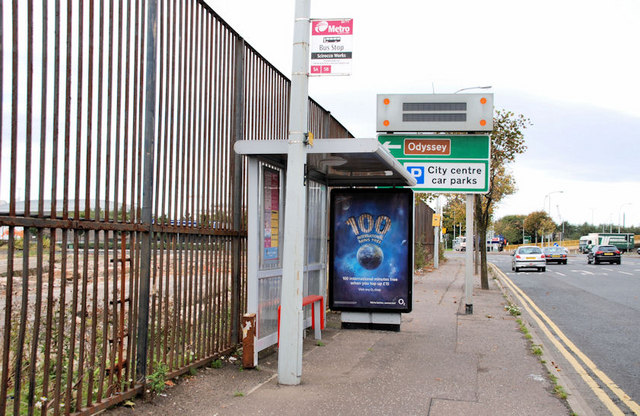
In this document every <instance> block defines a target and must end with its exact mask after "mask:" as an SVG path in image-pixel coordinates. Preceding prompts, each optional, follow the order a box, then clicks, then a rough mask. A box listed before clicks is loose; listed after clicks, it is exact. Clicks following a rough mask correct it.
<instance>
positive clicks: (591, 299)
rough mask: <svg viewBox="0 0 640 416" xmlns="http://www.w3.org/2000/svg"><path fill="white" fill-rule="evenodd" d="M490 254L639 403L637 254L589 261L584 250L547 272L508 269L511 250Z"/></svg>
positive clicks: (639, 259)
mask: <svg viewBox="0 0 640 416" xmlns="http://www.w3.org/2000/svg"><path fill="white" fill-rule="evenodd" d="M488 260H489V262H491V263H493V264H495V265H496V266H498V267H499V268H500V270H501V271H502V272H503V273H504V274H506V275H507V277H508V278H509V279H511V281H513V283H514V284H515V285H517V286H518V287H519V288H520V289H521V290H522V291H523V292H524V293H526V295H527V296H528V297H529V298H530V299H531V300H532V301H533V302H534V303H535V304H536V305H537V306H538V307H539V308H540V309H541V310H542V311H543V312H544V314H546V315H547V316H548V317H549V318H550V320H551V321H552V322H553V323H554V324H555V325H557V327H558V328H559V329H560V330H561V331H562V332H563V333H564V335H565V336H566V337H567V338H568V339H569V340H570V341H571V342H572V343H573V344H575V346H576V347H577V348H578V349H579V350H580V351H581V352H582V353H584V354H585V355H586V356H587V357H588V359H590V360H591V361H592V362H593V363H594V364H595V366H596V367H597V368H598V369H599V370H601V371H602V372H603V373H604V374H606V376H608V377H609V378H610V379H611V380H612V382H613V383H615V384H616V385H617V386H619V387H620V389H621V390H622V392H624V393H626V394H627V395H628V396H629V397H630V399H631V400H632V401H633V402H635V403H640V352H639V351H640V325H639V323H640V256H638V255H637V254H627V255H624V256H623V258H622V264H621V265H609V264H600V265H588V264H587V260H586V255H581V254H579V255H572V256H571V257H570V258H569V262H568V264H567V265H555V264H553V265H548V266H547V271H546V272H537V271H524V272H519V273H515V272H512V271H511V256H509V255H504V254H501V255H489V256H488ZM573 354H574V355H575V356H578V355H577V354H575V352H574V353H573ZM599 383H600V382H599ZM605 390H606V389H605ZM608 394H609V393H608ZM609 395H610V396H611V397H612V398H614V399H613V400H614V402H619V401H620V400H616V399H615V396H614V395H613V394H609ZM623 401H624V400H623ZM633 402H631V408H632V409H633V408H634V407H633V405H634V403H633ZM621 409H622V410H623V411H624V412H625V413H626V412H628V411H629V408H628V407H627V408H625V407H624V406H623V407H621ZM636 412H637V408H636Z"/></svg>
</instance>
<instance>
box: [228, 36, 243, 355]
mask: <svg viewBox="0 0 640 416" xmlns="http://www.w3.org/2000/svg"><path fill="white" fill-rule="evenodd" d="M244 50H245V48H244V39H242V38H237V39H236V45H235V57H234V61H235V62H234V65H235V73H234V89H233V140H234V142H236V141H238V140H242V139H244V60H245V56H244ZM232 153H233V154H232V155H231V172H232V175H233V176H232V178H231V190H232V191H231V192H232V205H231V206H232V209H233V230H234V231H235V232H236V235H235V236H234V237H233V244H232V252H233V262H232V264H231V279H232V280H231V282H232V283H231V307H232V312H231V340H232V341H233V342H234V343H238V342H240V341H241V340H242V339H241V338H240V313H241V311H240V308H242V302H241V301H240V299H241V296H240V291H241V288H240V281H241V278H242V276H241V273H240V271H241V270H242V268H241V264H240V263H241V261H242V256H241V255H240V250H241V246H240V231H241V228H242V171H243V167H242V156H241V155H239V154H237V153H235V152H232Z"/></svg>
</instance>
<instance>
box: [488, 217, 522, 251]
mask: <svg viewBox="0 0 640 416" xmlns="http://www.w3.org/2000/svg"><path fill="white" fill-rule="evenodd" d="M524 219H525V216H524V215H506V216H504V217H502V218H500V219H499V220H498V221H496V222H494V223H493V230H494V231H495V232H496V234H502V235H503V236H504V238H505V239H506V240H507V241H509V242H510V243H512V244H513V243H522V242H523V241H522V231H523V226H524Z"/></svg>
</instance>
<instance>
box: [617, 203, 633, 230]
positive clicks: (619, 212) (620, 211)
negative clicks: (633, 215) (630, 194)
mask: <svg viewBox="0 0 640 416" xmlns="http://www.w3.org/2000/svg"><path fill="white" fill-rule="evenodd" d="M625 205H631V202H625V203H624V204H622V205H620V210H619V211H618V233H619V232H620V214H621V213H622V207H624V206H625Z"/></svg>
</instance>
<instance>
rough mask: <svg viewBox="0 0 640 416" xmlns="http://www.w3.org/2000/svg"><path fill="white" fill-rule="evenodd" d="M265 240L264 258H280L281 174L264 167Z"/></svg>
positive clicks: (266, 259)
mask: <svg viewBox="0 0 640 416" xmlns="http://www.w3.org/2000/svg"><path fill="white" fill-rule="evenodd" d="M263 206H264V213H263V216H262V218H263V221H264V230H263V236H264V242H263V250H264V251H263V255H262V256H263V257H262V258H263V260H264V261H265V262H270V261H274V260H278V257H279V253H278V244H279V239H280V238H279V237H280V236H279V233H280V174H279V173H278V171H276V170H273V169H269V168H266V167H265V168H264V204H263Z"/></svg>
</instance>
